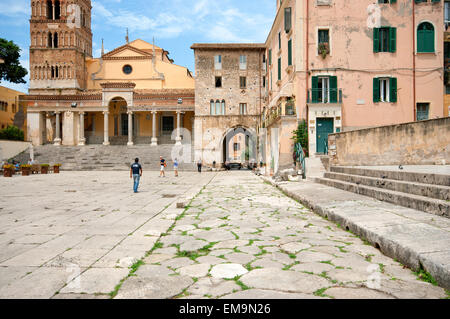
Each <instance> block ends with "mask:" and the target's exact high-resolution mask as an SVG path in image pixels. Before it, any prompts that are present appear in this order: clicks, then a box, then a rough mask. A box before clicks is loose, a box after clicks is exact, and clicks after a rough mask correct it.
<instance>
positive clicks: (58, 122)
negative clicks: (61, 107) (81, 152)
mask: <svg viewBox="0 0 450 319" xmlns="http://www.w3.org/2000/svg"><path fill="white" fill-rule="evenodd" d="M60 114H61V112H56V136H55V140H54V145H56V146H59V145H61V119H60Z"/></svg>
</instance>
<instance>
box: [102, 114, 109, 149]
mask: <svg viewBox="0 0 450 319" xmlns="http://www.w3.org/2000/svg"><path fill="white" fill-rule="evenodd" d="M103 116H104V130H103V131H104V142H103V145H110V143H109V112H108V111H105V112H103Z"/></svg>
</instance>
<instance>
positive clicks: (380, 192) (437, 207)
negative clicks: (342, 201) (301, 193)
mask: <svg viewBox="0 0 450 319" xmlns="http://www.w3.org/2000/svg"><path fill="white" fill-rule="evenodd" d="M330 177H331V176H330ZM315 181H316V182H317V183H320V184H323V185H327V186H331V187H335V188H339V189H342V190H345V191H349V192H353V193H356V194H360V195H365V196H369V197H373V198H375V199H378V200H381V201H385V202H389V203H393V204H396V205H400V206H404V207H408V208H412V209H415V210H419V211H422V212H427V213H430V214H434V215H438V216H443V217H446V218H450V202H449V201H445V200H439V199H435V198H429V197H425V196H420V195H414V194H410V193H403V192H398V191H394V190H388V189H382V188H379V187H372V186H366V185H361V184H359V185H358V184H356V183H352V182H346V181H342V180H339V179H331V178H326V177H324V178H316V179H315Z"/></svg>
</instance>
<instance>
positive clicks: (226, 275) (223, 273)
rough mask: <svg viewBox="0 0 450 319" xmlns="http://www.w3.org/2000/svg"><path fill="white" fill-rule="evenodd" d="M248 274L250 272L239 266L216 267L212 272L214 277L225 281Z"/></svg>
mask: <svg viewBox="0 0 450 319" xmlns="http://www.w3.org/2000/svg"><path fill="white" fill-rule="evenodd" d="M246 273H248V270H247V269H245V268H244V267H243V266H242V265H239V264H220V265H216V266H214V267H213V268H212V269H211V271H210V274H211V276H212V277H214V278H223V279H232V278H234V277H236V276H242V275H244V274H246Z"/></svg>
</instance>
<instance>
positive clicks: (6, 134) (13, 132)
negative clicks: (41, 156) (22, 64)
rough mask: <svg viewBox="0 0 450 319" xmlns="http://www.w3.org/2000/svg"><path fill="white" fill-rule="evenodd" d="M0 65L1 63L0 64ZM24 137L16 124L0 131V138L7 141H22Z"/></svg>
mask: <svg viewBox="0 0 450 319" xmlns="http://www.w3.org/2000/svg"><path fill="white" fill-rule="evenodd" d="M0 65H1V64H0ZM24 139H25V136H24V133H23V131H22V130H21V129H19V128H18V127H17V126H13V125H10V126H8V127H7V128H5V129H3V130H1V131H0V140H8V141H23V140H24Z"/></svg>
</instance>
